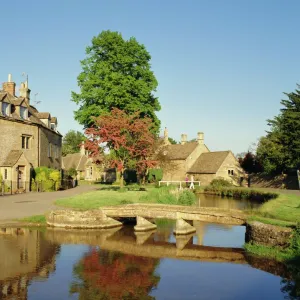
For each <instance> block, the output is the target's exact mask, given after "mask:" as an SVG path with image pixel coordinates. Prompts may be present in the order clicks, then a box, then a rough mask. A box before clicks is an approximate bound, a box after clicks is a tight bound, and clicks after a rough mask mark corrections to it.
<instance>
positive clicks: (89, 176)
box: [62, 143, 102, 181]
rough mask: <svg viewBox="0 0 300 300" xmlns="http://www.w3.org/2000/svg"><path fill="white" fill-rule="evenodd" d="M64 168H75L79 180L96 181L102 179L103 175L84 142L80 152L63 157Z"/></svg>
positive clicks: (66, 169)
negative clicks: (89, 154)
mask: <svg viewBox="0 0 300 300" xmlns="http://www.w3.org/2000/svg"><path fill="white" fill-rule="evenodd" d="M62 169H63V170H65V171H68V170H70V169H75V170H76V171H77V179H78V180H80V179H82V180H91V181H96V180H100V179H101V175H102V172H101V170H100V167H99V166H98V165H97V164H95V163H94V161H93V159H92V158H90V157H89V156H88V153H87V151H86V150H85V148H84V143H82V145H81V147H80V152H79V153H72V154H67V155H66V156H64V157H63V158H62Z"/></svg>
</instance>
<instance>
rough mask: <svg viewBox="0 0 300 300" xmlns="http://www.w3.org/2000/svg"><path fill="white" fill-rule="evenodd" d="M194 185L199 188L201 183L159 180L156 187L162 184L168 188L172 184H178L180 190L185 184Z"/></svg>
mask: <svg viewBox="0 0 300 300" xmlns="http://www.w3.org/2000/svg"><path fill="white" fill-rule="evenodd" d="M192 182H193V183H194V184H198V185H199V186H200V185H201V181H185V180H183V181H180V180H161V181H159V182H158V186H161V184H163V183H166V185H167V186H169V185H170V184H173V183H177V184H178V183H179V188H180V189H182V186H184V185H185V184H187V183H189V184H190V183H192Z"/></svg>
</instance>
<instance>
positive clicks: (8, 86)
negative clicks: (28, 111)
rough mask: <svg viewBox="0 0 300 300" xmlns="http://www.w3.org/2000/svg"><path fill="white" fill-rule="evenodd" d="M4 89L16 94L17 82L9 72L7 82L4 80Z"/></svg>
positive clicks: (13, 94)
mask: <svg viewBox="0 0 300 300" xmlns="http://www.w3.org/2000/svg"><path fill="white" fill-rule="evenodd" d="M3 90H4V91H5V92H7V93H9V94H10V95H12V96H15V95H16V84H15V83H14V82H12V77H11V74H8V80H7V82H3Z"/></svg>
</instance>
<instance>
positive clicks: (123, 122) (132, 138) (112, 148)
mask: <svg viewBox="0 0 300 300" xmlns="http://www.w3.org/2000/svg"><path fill="white" fill-rule="evenodd" d="M153 126H154V124H153V122H152V120H151V119H149V118H141V117H140V113H139V112H136V113H134V114H131V115H130V114H127V113H125V112H124V111H122V110H120V109H118V108H113V109H112V111H111V113H107V114H104V115H101V116H99V117H97V118H94V126H93V127H91V128H88V129H86V131H85V133H86V135H87V136H88V140H87V141H86V143H85V146H86V148H87V149H88V150H89V151H90V153H91V156H92V157H99V156H100V154H101V153H100V152H101V151H102V152H106V151H107V150H109V155H108V159H109V161H110V165H111V167H116V168H117V170H118V171H119V172H121V177H120V185H121V186H123V174H124V171H125V170H126V169H128V168H129V169H136V171H137V173H138V175H139V176H140V177H142V178H144V176H145V174H146V171H147V169H148V168H153V167H155V166H156V164H157V161H156V160H154V159H153V153H154V152H153V151H154V145H155V144H156V136H155V134H153V131H152V127H153ZM99 146H101V147H100V148H99Z"/></svg>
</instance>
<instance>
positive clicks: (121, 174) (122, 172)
mask: <svg viewBox="0 0 300 300" xmlns="http://www.w3.org/2000/svg"><path fill="white" fill-rule="evenodd" d="M124 171H125V169H122V170H121V172H120V188H122V187H124Z"/></svg>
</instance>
